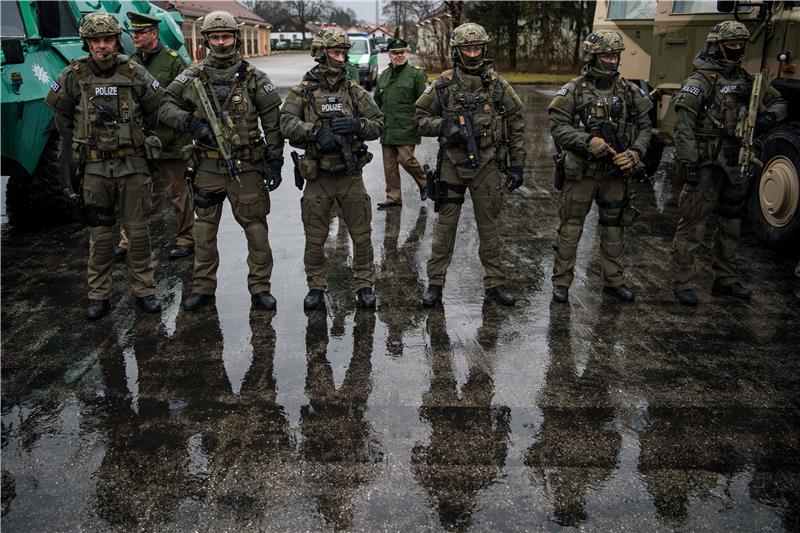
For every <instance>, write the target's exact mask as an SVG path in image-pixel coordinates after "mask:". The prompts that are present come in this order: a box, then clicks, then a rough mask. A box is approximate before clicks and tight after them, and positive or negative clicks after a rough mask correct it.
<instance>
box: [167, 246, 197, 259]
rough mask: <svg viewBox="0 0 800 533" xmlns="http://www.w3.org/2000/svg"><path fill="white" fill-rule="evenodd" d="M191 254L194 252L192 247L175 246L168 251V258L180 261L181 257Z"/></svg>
mask: <svg viewBox="0 0 800 533" xmlns="http://www.w3.org/2000/svg"><path fill="white" fill-rule="evenodd" d="M192 252H194V246H176V247H175V248H173V249H172V250H170V251H169V258H170V259H180V258H181V257H186V256H188V255H192Z"/></svg>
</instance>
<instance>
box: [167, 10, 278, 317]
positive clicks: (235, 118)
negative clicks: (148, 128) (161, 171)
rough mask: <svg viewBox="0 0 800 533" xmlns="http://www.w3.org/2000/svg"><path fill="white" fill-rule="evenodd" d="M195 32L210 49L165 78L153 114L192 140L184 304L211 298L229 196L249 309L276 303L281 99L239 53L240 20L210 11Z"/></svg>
mask: <svg viewBox="0 0 800 533" xmlns="http://www.w3.org/2000/svg"><path fill="white" fill-rule="evenodd" d="M200 31H201V33H202V34H203V39H204V45H205V46H207V47H208V48H209V50H210V54H209V56H208V57H207V58H206V59H205V60H203V61H202V62H201V63H200V64H198V65H194V66H191V67H189V68H188V69H186V70H184V71H183V73H181V74H180V75H178V76H177V77H176V78H175V80H174V81H173V82H172V83H170V84H169V86H168V87H167V91H166V96H165V97H164V103H163V104H162V106H161V111H160V115H159V118H160V120H161V121H162V122H163V123H164V124H166V125H169V126H172V127H173V128H176V129H181V130H183V131H188V132H189V133H190V134H191V135H192V137H194V139H195V144H194V148H193V149H192V150H188V149H187V150H185V155H186V156H187V158H188V159H189V161H190V164H189V166H190V167H191V168H192V169H194V171H196V175H195V177H194V180H193V185H192V188H193V197H194V211H195V259H194V277H193V279H192V293H191V294H190V295H189V297H188V298H186V300H185V301H184V302H183V307H184V309H186V310H187V311H192V310H194V309H197V308H199V307H201V306H204V305H209V304H212V303H214V301H215V297H214V292H215V291H216V288H217V267H219V252H218V250H217V231H218V229H219V221H220V217H221V216H222V203H223V202H224V201H225V198H228V200H229V201H230V203H231V209H232V211H233V216H234V218H235V219H236V221H237V222H238V223H239V225H240V226H242V228H243V229H244V234H245V237H246V238H247V249H248V254H247V265H248V267H249V274H248V276H247V286H248V289H249V291H250V294H251V300H252V304H253V308H255V309H268V310H271V309H275V308H276V305H277V304H276V301H275V298H274V297H273V296H272V294H270V288H271V285H270V277H271V275H272V250H271V249H270V246H269V235H268V228H267V214H268V213H269V206H270V198H269V192H270V191H274V190H275V189H277V188H278V186H279V185H280V183H281V168H282V166H283V138H282V137H281V134H280V128H279V118H280V104H281V98H280V96H278V91H277V90H276V87H275V86H274V85H273V84H272V82H271V81H270V79H269V78H268V77H267V75H266V74H264V73H263V72H261V71H260V70H258V69H256V68H255V67H254V66H252V65H251V64H249V63H248V62H247V61H245V60H244V59H243V58H242V56H241V55H240V53H239V47H240V44H241V43H240V39H239V27H238V24H237V22H236V19H235V18H234V17H233V16H232V15H231V14H230V13H228V12H227V11H212V12H211V13H209V14H208V15H206V16H205V17H204V19H203V24H202V26H201V28H200ZM194 80H199V82H200V83H201V84H202V87H203V89H204V92H205V94H206V96H207V98H208V100H209V102H210V104H211V107H213V111H214V114H215V117H214V120H216V121H217V124H219V126H220V130H221V132H222V136H223V137H224V139H225V143H226V144H227V145H229V146H230V147H231V149H232V154H231V156H232V159H233V161H232V162H231V161H226V160H225V159H224V158H223V156H222V153H221V151H220V149H219V146H218V144H217V140H216V138H215V136H214V134H213V133H212V129H211V127H210V125H209V118H208V117H207V116H205V113H204V111H203V106H202V103H201V101H200V98H199V95H200V94H202V93H200V92H198V90H197V82H195V81H194ZM259 120H260V122H261V127H262V128H263V130H264V134H263V137H262V134H261V131H259ZM230 165H233V166H234V167H235V169H236V170H235V171H234V170H231V166H230ZM237 171H238V175H237Z"/></svg>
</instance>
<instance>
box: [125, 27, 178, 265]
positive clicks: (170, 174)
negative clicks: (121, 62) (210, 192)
mask: <svg viewBox="0 0 800 533" xmlns="http://www.w3.org/2000/svg"><path fill="white" fill-rule="evenodd" d="M126 15H127V17H128V19H129V20H130V30H129V31H130V34H131V37H132V38H133V44H134V45H136V52H135V53H134V54H133V55H131V60H133V61H136V62H137V63H139V64H141V65H144V68H146V69H147V72H149V73H150V75H151V76H153V77H154V78H155V79H156V80H158V83H159V84H160V85H161V86H162V87H166V86H167V85H169V84H170V82H171V81H172V80H174V79H175V76H177V75H178V74H180V73H181V72H183V70H184V69H185V68H186V67H188V66H189V65H187V64H186V61H184V60H183V58H182V57H181V56H180V55H179V54H178V53H177V52H176V51H174V50H170V49H169V48H167V47H166V46H164V44H163V43H162V42H161V41H160V40H159V39H158V34H159V32H158V25H159V23H160V22H161V20H160V19H157V18H156V17H151V16H149V15H144V14H142V13H137V12H135V11H130V12H128V13H126ZM155 133H156V136H157V137H158V138H159V140H160V141H161V150H160V153H157V154H153V159H152V161H153V166H155V168H156V170H157V171H158V174H159V175H160V176H161V178H162V179H163V180H164V186H165V188H166V190H167V196H169V200H170V202H171V203H172V206H173V207H174V208H175V215H176V217H177V219H178V232H177V236H176V238H175V246H174V247H173V248H172V249H171V250H170V251H169V258H170V259H178V258H181V257H186V256H187V255H190V254H191V253H192V251H193V250H194V213H193V212H192V206H191V201H190V198H189V189H188V187H187V186H186V178H185V177H184V173H185V172H186V164H185V163H184V162H183V161H182V160H181V148H182V147H183V146H185V145H187V144H189V143H191V142H192V139H191V137H189V136H188V135H187V134H186V133H185V132H182V131H175V130H173V129H171V128H167V127H165V126H163V125H162V126H157V127H156V130H155ZM127 251H128V238H127V236H126V235H125V230H124V229H122V230H121V231H120V241H119V244H118V245H117V249H116V250H114V255H115V256H116V257H117V258H118V259H124V258H125V254H126V253H127Z"/></svg>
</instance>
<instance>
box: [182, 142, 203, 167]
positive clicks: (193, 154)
mask: <svg viewBox="0 0 800 533" xmlns="http://www.w3.org/2000/svg"><path fill="white" fill-rule="evenodd" d="M181 161H183V162H184V163H185V164H186V166H187V167H190V168H197V167H198V165H199V163H200V160H199V159H198V157H197V150H195V146H194V145H193V144H187V145H186V146H184V147H183V148H181Z"/></svg>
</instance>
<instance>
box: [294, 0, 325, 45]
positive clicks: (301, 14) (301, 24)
mask: <svg viewBox="0 0 800 533" xmlns="http://www.w3.org/2000/svg"><path fill="white" fill-rule="evenodd" d="M282 3H283V4H284V5H285V6H286V9H287V11H288V12H289V15H290V16H291V17H292V23H293V24H292V25H293V28H294V30H295V31H299V32H301V33H302V34H303V40H305V38H306V24H308V23H309V22H314V21H315V20H320V19H321V18H323V17H326V16H327V15H328V14H329V13H330V12H331V10H332V8H333V4H332V3H331V2H329V1H327V0H288V1H287V2H282Z"/></svg>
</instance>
